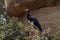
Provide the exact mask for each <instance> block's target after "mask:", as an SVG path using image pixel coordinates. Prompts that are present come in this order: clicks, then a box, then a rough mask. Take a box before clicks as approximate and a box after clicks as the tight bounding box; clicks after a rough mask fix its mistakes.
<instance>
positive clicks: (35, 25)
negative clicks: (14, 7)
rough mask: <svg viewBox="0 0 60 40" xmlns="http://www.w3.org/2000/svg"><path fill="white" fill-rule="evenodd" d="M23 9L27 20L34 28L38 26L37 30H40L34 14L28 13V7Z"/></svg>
mask: <svg viewBox="0 0 60 40" xmlns="http://www.w3.org/2000/svg"><path fill="white" fill-rule="evenodd" d="M25 11H26V15H27V19H28V21H29V22H30V23H33V24H32V25H34V28H38V29H39V31H42V28H41V25H40V23H39V22H38V20H37V19H36V18H35V17H34V16H32V15H30V10H29V9H25Z"/></svg>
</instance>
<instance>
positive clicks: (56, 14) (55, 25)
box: [21, 6, 60, 35]
mask: <svg viewBox="0 0 60 40" xmlns="http://www.w3.org/2000/svg"><path fill="white" fill-rule="evenodd" d="M31 15H33V16H35V17H36V18H37V20H38V21H39V22H40V24H41V26H42V28H43V29H46V28H47V27H50V28H51V31H53V32H56V33H57V34H59V33H60V6H55V7H46V8H40V9H37V10H33V11H31ZM21 21H22V22H23V23H24V24H25V26H28V25H27V24H28V22H27V19H26V15H25V16H23V17H22V18H21ZM59 35H60V34H59Z"/></svg>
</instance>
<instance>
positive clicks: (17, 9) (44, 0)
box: [5, 0, 56, 17]
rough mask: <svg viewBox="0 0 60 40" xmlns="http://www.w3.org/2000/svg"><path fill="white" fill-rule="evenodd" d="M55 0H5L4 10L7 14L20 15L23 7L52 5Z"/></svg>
mask: <svg viewBox="0 0 60 40" xmlns="http://www.w3.org/2000/svg"><path fill="white" fill-rule="evenodd" d="M55 3H56V1H55V0H5V8H6V12H7V14H8V15H9V16H16V17H20V16H21V15H23V14H25V12H24V9H26V8H29V9H36V8H41V7H47V6H54V4H55Z"/></svg>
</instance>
